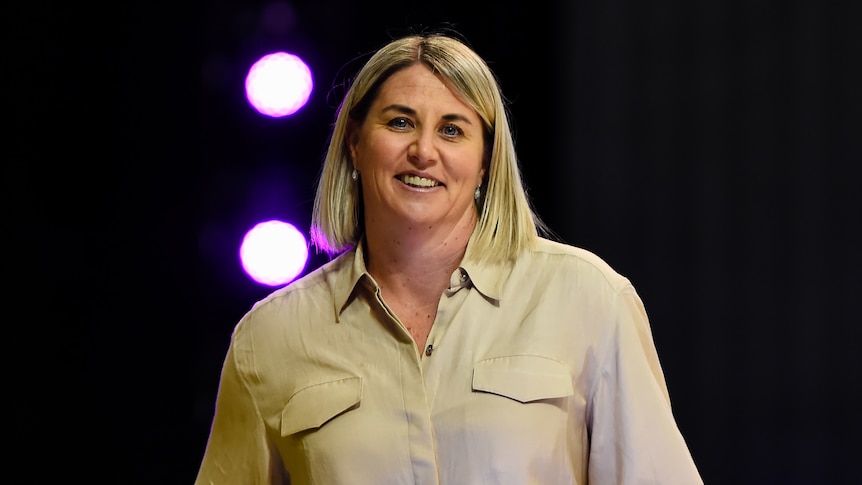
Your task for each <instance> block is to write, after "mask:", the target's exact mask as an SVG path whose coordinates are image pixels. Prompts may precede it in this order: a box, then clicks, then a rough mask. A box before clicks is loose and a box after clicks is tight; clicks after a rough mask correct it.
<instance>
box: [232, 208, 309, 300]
mask: <svg viewBox="0 0 862 485" xmlns="http://www.w3.org/2000/svg"><path fill="white" fill-rule="evenodd" d="M239 258H240V262H241V263H242V267H243V269H244V270H245V272H246V274H248V275H249V277H251V279H253V280H254V281H256V282H258V283H261V284H264V285H267V286H280V285H283V284H286V283H289V282H291V281H292V280H293V279H294V278H296V277H297V276H298V275H299V274H300V273H301V272H302V270H303V269H305V265H306V263H307V261H308V245H307V243H306V239H305V236H303V235H302V233H301V232H299V230H297V229H296V228H295V227H294V226H293V225H292V224H289V223H287V222H282V221H279V220H270V221H265V222H261V223H258V224H256V225H255V226H254V227H252V228H251V230H249V231H248V233H246V235H245V237H244V238H243V241H242V244H241V245H240V250H239Z"/></svg>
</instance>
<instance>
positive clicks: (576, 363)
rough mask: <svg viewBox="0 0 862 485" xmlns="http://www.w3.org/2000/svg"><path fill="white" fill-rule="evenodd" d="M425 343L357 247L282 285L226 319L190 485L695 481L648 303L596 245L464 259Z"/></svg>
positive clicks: (543, 245) (544, 243) (689, 484)
mask: <svg viewBox="0 0 862 485" xmlns="http://www.w3.org/2000/svg"><path fill="white" fill-rule="evenodd" d="M428 345H429V347H430V348H429V349H427V350H428V351H426V349H423V350H422V351H420V349H417V348H416V345H415V343H414V341H413V340H412V338H411V337H410V335H409V333H408V332H407V330H406V328H405V327H404V326H403V325H402V324H401V323H400V322H399V320H398V319H397V318H396V317H395V315H394V314H393V313H392V312H391V311H390V310H389V309H388V307H387V306H386V303H385V301H384V300H383V298H382V297H381V294H380V290H379V288H378V286H377V284H376V283H375V281H374V278H372V277H371V275H369V274H368V272H367V271H366V267H365V262H364V257H363V251H362V248H361V246H360V247H358V248H356V249H354V250H351V251H348V252H346V253H344V254H342V255H340V256H339V257H337V258H336V259H334V260H332V261H330V262H329V263H327V264H325V265H323V266H321V267H320V268H318V269H317V270H315V271H313V272H311V273H309V274H308V275H307V276H305V277H303V278H301V279H299V280H297V281H295V282H293V283H291V284H289V285H288V286H286V287H284V288H281V289H278V290H276V291H274V292H273V293H271V294H270V295H268V296H267V297H266V298H264V299H262V300H261V301H259V302H257V303H255V304H254V305H253V307H252V308H251V309H250V311H249V312H248V313H247V314H246V315H245V316H244V317H243V318H242V319H241V320H240V321H239V322H238V324H237V325H236V327H235V329H234V332H233V335H232V338H231V342H230V344H229V347H228V350H227V355H226V358H225V361H224V366H223V370H222V375H221V380H220V383H219V390H218V397H217V399H216V405H215V414H214V419H213V422H212V428H211V431H210V437H209V441H208V444H207V448H206V451H205V453H204V457H203V460H202V462H201V466H200V470H199V474H198V476H197V479H196V484H201V485H202V484H230V485H237V484H273V483H290V484H292V485H306V484H309V485H310V484H324V485H338V484H351V485H366V484H367V485H389V484H391V485H395V484H398V485H401V484H421V485H430V484H444V485H465V484H468V485H469V484H512V485H524V484H542V485H556V484H566V485H574V484H578V485H586V484H593V485H595V484H632V485H634V484H663V485H696V484H701V483H703V482H702V480H701V478H700V476H699V473H698V471H697V468H696V466H695V464H694V461H693V459H692V457H691V455H690V453H689V449H688V447H687V445H686V443H685V440H684V439H683V436H682V434H681V432H680V430H679V429H678V427H677V424H676V422H675V419H674V417H673V414H672V410H671V403H670V399H669V395H668V390H667V387H666V384H665V378H664V375H663V372H662V369H661V366H660V363H659V359H658V356H657V353H656V348H655V345H654V342H653V338H652V334H651V330H650V326H649V322H648V319H647V315H646V313H645V310H644V306H643V304H642V301H641V299H640V297H639V296H638V294H637V292H636V291H635V289H634V287H633V286H632V284H631V283H630V281H629V280H628V279H627V278H626V277H624V276H622V275H620V274H619V273H617V272H616V271H615V270H613V269H612V268H611V267H610V266H609V265H608V264H606V263H605V262H604V261H603V260H602V259H600V258H599V257H597V256H596V255H595V254H593V253H591V252H589V251H586V250H584V249H581V248H576V247H573V246H569V245H565V244H562V243H558V242H554V241H550V240H547V239H541V240H540V242H539V244H538V245H537V247H536V248H535V249H534V250H531V251H527V252H525V253H524V254H522V255H521V256H520V257H519V258H518V260H517V261H516V262H514V263H512V264H502V265H488V264H479V263H476V262H475V261H469V260H465V261H464V262H463V263H462V266H461V267H460V268H459V269H458V270H456V271H455V272H454V273H453V274H452V277H451V281H450V287H449V289H448V290H447V291H445V292H444V294H443V295H442V296H441V299H440V303H439V307H438V311H437V317H436V320H435V322H434V325H433V327H432V328H431V333H430V334H429V337H428Z"/></svg>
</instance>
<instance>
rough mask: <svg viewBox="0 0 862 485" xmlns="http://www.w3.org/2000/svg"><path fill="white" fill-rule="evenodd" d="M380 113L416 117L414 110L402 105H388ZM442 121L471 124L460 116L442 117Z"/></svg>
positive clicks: (464, 117) (448, 115)
mask: <svg viewBox="0 0 862 485" xmlns="http://www.w3.org/2000/svg"><path fill="white" fill-rule="evenodd" d="M382 111H383V112H384V113H385V112H387V111H397V112H399V113H404V114H407V115H411V116H416V110H415V109H413V108H410V107H408V106H404V105H403V104H390V105H389V106H386V107H384V108H383V110H382ZM443 119H444V120H446V121H463V122H464V123H467V124H468V125H472V124H473V123H471V122H470V120H469V119H468V118H467V117H466V116H462V115H459V114H447V115H443Z"/></svg>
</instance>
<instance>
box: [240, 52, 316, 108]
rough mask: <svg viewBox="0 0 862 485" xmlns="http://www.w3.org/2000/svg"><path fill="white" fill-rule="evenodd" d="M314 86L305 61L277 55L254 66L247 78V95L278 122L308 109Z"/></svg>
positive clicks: (265, 57)
mask: <svg viewBox="0 0 862 485" xmlns="http://www.w3.org/2000/svg"><path fill="white" fill-rule="evenodd" d="M313 86H314V83H313V82H312V79H311V70H310V69H309V68H308V66H307V65H306V64H305V62H303V61H302V59H300V58H299V57H298V56H295V55H293V54H288V53H287V52H276V53H273V54H268V55H266V56H263V57H262V58H260V60H258V61H257V62H255V63H254V64H253V65H252V66H251V68H250V69H249V71H248V76H246V78H245V95H246V98H247V99H248V102H249V103H251V105H252V106H253V107H254V108H255V109H256V110H257V111H259V112H260V113H262V114H265V115H267V116H271V117H274V118H279V117H282V116H289V115H292V114H293V113H295V112H297V111H299V109H300V108H302V107H303V106H305V103H306V102H307V101H308V98H309V96H311V91H312V88H313Z"/></svg>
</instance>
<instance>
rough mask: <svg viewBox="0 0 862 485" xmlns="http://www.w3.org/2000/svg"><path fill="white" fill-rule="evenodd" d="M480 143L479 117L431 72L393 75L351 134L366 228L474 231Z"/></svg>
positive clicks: (480, 172) (406, 71)
mask: <svg viewBox="0 0 862 485" xmlns="http://www.w3.org/2000/svg"><path fill="white" fill-rule="evenodd" d="M482 136H483V130H482V121H481V119H480V118H479V116H478V115H477V114H476V112H475V111H473V109H472V108H471V107H470V106H468V105H467V104H465V103H463V102H462V101H461V100H460V99H458V98H457V97H456V96H455V95H454V94H453V93H452V91H450V90H449V88H448V87H447V86H446V85H445V84H444V83H443V82H442V81H441V80H440V79H439V78H438V77H437V76H435V75H434V74H433V73H432V72H431V70H430V69H428V68H427V67H426V66H424V65H422V64H416V65H413V66H411V67H408V68H405V69H402V70H400V71H398V72H396V73H395V74H393V75H392V76H391V77H390V78H389V79H387V80H386V81H385V82H384V83H383V85H382V86H381V88H380V91H379V93H378V96H377V99H376V100H375V101H374V102H373V103H372V105H371V108H370V109H369V111H368V115H367V116H366V118H365V121H364V122H363V123H362V125H359V126H356V127H353V129H352V130H351V132H350V134H349V141H350V152H351V155H352V157H353V163H354V167H355V168H356V170H358V171H359V172H360V174H361V176H360V182H361V183H362V190H363V194H364V204H365V218H366V222H367V223H368V224H376V223H383V224H403V226H398V227H402V228H404V229H405V230H410V229H411V228H414V227H415V228H419V227H421V228H422V229H443V230H444V231H445V230H448V229H449V228H452V227H454V226H455V225H457V224H459V222H469V223H473V222H474V218H475V214H476V209H475V205H474V193H475V191H476V187H477V186H478V185H479V184H480V183H481V180H482V176H483V175H484V173H485V169H484V168H483V167H482V159H483V158H482V157H483V147H484V143H483V138H482ZM435 226H437V227H435Z"/></svg>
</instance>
